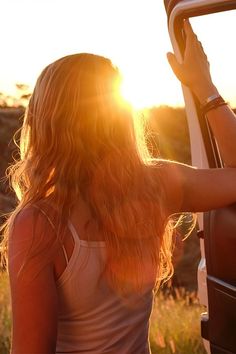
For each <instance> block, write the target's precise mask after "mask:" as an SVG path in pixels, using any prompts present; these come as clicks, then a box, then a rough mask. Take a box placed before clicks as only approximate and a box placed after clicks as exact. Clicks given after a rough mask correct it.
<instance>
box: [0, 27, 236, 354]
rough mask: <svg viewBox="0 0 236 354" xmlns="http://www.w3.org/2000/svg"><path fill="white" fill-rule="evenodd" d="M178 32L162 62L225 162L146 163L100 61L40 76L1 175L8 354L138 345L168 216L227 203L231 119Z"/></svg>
mask: <svg viewBox="0 0 236 354" xmlns="http://www.w3.org/2000/svg"><path fill="white" fill-rule="evenodd" d="M185 32H186V36H187V45H186V51H185V56H184V61H183V64H179V63H178V62H177V61H176V59H175V57H174V55H173V54H171V53H169V54H168V59H169V62H170V64H171V66H172V68H173V70H174V72H175V74H176V75H177V77H178V78H179V79H180V80H181V81H182V82H183V83H184V84H185V85H187V86H189V87H190V88H191V89H192V90H193V92H194V93H195V95H196V96H197V98H198V99H199V101H200V102H201V103H202V104H203V105H204V109H205V110H206V111H207V110H208V112H207V118H208V120H209V123H210V125H211V127H212V130H213V132H214V134H215V137H216V138H217V141H218V144H219V147H220V150H221V153H222V156H223V159H224V162H225V164H226V165H227V168H225V169H215V170H213V169H212V170H198V169H194V168H191V167H189V166H186V165H182V164H178V163H174V162H167V161H161V160H154V159H152V158H151V156H150V155H149V153H148V150H147V147H146V145H145V139H144V138H143V136H142V130H141V129H140V126H139V127H136V128H135V127H134V123H133V119H132V113H131V109H130V107H129V106H128V105H127V104H126V103H124V102H123V103H122V100H121V98H120V97H119V95H118V93H117V87H118V85H119V80H120V79H119V73H118V71H117V69H116V68H114V67H113V66H112V64H111V62H110V61H109V60H108V59H105V58H102V57H99V56H94V55H90V54H78V55H72V56H68V57H65V58H62V59H59V60H58V61H56V62H54V63H52V64H51V65H49V66H48V67H47V68H46V69H45V70H44V71H43V72H42V74H41V75H40V77H39V79H38V81H37V83H36V87H35V89H34V92H33V95H32V97H31V100H30V102H29V106H28V109H27V111H26V114H25V119H24V124H23V128H22V134H21V146H20V148H21V160H20V161H19V162H18V163H17V164H16V165H15V166H14V167H13V168H12V170H11V173H10V176H11V179H12V185H13V188H14V190H15V191H16V193H17V196H18V198H19V205H18V207H17V208H16V210H15V211H14V212H13V214H12V215H11V217H10V218H9V220H8V222H7V226H6V229H5V239H4V242H5V244H6V242H7V243H8V262H9V275H10V285H11V296H12V313H13V336H12V349H11V353H12V354H32V353H34V354H36V353H37V354H39V353H40V354H42V353H43V354H52V353H94V354H95V353H96V354H98V353H122V354H125V353H127V354H128V353H129V354H131V353H135V354H138V353H140V354H141V353H142V354H143V353H150V349H149V343H148V325H149V317H150V313H151V308H152V300H153V290H154V289H157V287H158V284H159V283H160V281H161V280H164V279H167V278H168V277H169V276H171V274H172V272H173V270H172V263H171V249H172V241H171V226H170V223H168V217H169V216H170V215H172V214H173V213H181V212H184V211H192V212H195V211H204V210H209V209H211V208H217V207H221V206H224V205H227V204H230V203H232V202H234V201H236V188H235V180H236V168H235V167H236V154H235V151H236V139H235V137H236V120H235V116H234V114H233V112H232V111H231V109H230V108H229V107H228V106H227V105H226V104H225V103H224V102H223V101H222V99H219V98H217V97H218V91H217V89H216V88H215V86H214V85H213V83H212V80H211V76H210V72H209V65H208V62H207V58H206V56H205V54H204V52H203V50H202V47H201V44H200V43H199V42H198V40H197V38H196V36H195V35H194V33H193V32H192V29H191V26H190V24H189V22H188V21H185ZM193 68H194V70H193ZM209 97H210V98H209ZM207 99H208V101H209V102H208V101H207ZM139 123H140V122H139ZM136 124H138V122H136ZM219 185H220V186H221V188H219Z"/></svg>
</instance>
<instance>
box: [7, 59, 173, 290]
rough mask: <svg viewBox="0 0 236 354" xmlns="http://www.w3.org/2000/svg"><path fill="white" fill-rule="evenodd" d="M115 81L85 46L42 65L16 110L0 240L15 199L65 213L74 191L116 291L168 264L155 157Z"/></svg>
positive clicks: (161, 274) (159, 274)
mask: <svg viewBox="0 0 236 354" xmlns="http://www.w3.org/2000/svg"><path fill="white" fill-rule="evenodd" d="M120 80H121V79H120V74H119V71H118V69H117V68H116V67H114V66H113V65H112V63H111V61H110V60H108V59H106V58H103V57H101V56H97V55H93V54H86V53H85V54H75V55H69V56H66V57H64V58H61V59H59V60H57V61H55V62H54V63H52V64H50V65H49V66H47V67H46V68H45V69H44V70H43V72H42V73H41V75H40V76H39V78H38V81H37V83H36V86H35V89H34V91H33V94H32V97H31V99H30V102H29V105H28V107H27V109H26V112H25V117H24V123H23V127H22V130H21V139H20V154H21V158H20V160H19V161H18V162H16V163H15V164H14V165H13V166H11V168H10V171H9V178H10V180H11V185H12V187H13V189H14V191H15V193H16V195H17V198H18V200H19V204H18V206H17V208H16V210H15V211H14V212H13V213H12V215H11V216H10V217H9V219H8V220H7V223H6V225H5V233H4V239H3V242H2V246H3V247H5V246H6V245H7V240H8V237H9V230H10V226H11V225H13V224H14V220H15V218H16V215H17V214H18V213H19V212H20V211H21V210H22V209H24V208H25V207H27V206H30V205H36V204H37V203H39V202H41V201H49V202H50V203H51V205H53V206H54V208H55V209H56V210H57V213H58V215H59V216H60V217H59V219H60V220H67V218H68V217H69V212H70V210H71V208H72V206H73V205H74V203H75V202H76V200H78V198H83V200H84V201H85V202H86V203H87V205H88V206H89V208H90V210H91V215H92V216H93V218H94V219H95V220H96V222H97V224H98V226H99V230H100V231H101V233H102V234H103V237H104V240H105V242H106V248H107V264H106V274H107V276H108V279H109V280H110V282H111V284H113V285H114V287H116V288H117V289H119V291H121V292H125V291H127V290H130V289H136V290H138V289H140V288H142V285H143V284H144V283H145V282H148V281H150V279H148V280H147V278H148V277H149V278H152V281H153V280H154V283H155V282H156V284H158V283H159V281H160V280H161V279H166V278H168V277H169V276H170V275H172V273H173V267H172V261H171V255H172V236H171V234H172V232H171V230H170V228H168V227H166V224H167V223H166V213H165V210H164V207H163V205H164V198H165V191H164V188H163V185H162V183H161V178H159V177H158V166H159V162H158V161H157V160H154V159H152V157H151V156H150V154H149V152H148V149H147V144H146V137H145V129H144V127H143V123H144V122H143V120H142V119H141V118H139V119H137V120H136V121H135V122H134V119H133V114H132V109H131V107H130V106H129V105H128V104H127V103H126V102H124V101H123V100H122V99H121V97H120V95H119V90H118V88H119V85H120ZM151 164H152V165H155V166H154V167H155V168H156V169H157V173H156V174H155V179H154V177H153V173H152V171H151V169H150V165H151ZM58 237H60V233H58ZM150 265H151V267H149V266H150ZM151 269H152V270H153V269H154V270H155V271H154V272H152V270H151ZM149 272H150V273H149ZM151 274H152V276H151ZM153 277H154V278H153Z"/></svg>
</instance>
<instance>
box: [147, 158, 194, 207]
mask: <svg viewBox="0 0 236 354" xmlns="http://www.w3.org/2000/svg"><path fill="white" fill-rule="evenodd" d="M150 166H151V167H152V171H153V174H154V176H155V174H157V175H158V177H159V180H160V183H161V185H162V188H163V191H164V194H165V199H164V203H165V208H166V210H167V213H168V214H173V213H178V212H180V211H181V210H182V205H183V202H184V198H185V188H184V186H185V185H186V180H187V179H188V178H189V176H190V175H191V172H192V170H194V169H193V168H192V167H191V166H188V165H185V164H182V163H179V162H176V161H170V160H163V159H157V160H153V163H152V164H151V165H150Z"/></svg>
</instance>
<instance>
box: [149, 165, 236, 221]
mask: <svg viewBox="0 0 236 354" xmlns="http://www.w3.org/2000/svg"><path fill="white" fill-rule="evenodd" d="M159 168H160V169H161V176H162V183H163V186H164V188H165V191H166V209H167V211H168V214H173V213H179V212H185V211H186V212H187V211H189V212H202V211H207V210H211V209H216V208H220V207H224V206H226V205H230V204H232V203H234V202H236V183H235V182H236V168H218V169H196V168H193V167H190V166H187V165H184V164H181V163H177V162H170V161H165V162H163V163H162V164H161V167H159ZM154 173H155V169H154Z"/></svg>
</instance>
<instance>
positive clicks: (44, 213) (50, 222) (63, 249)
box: [32, 204, 78, 265]
mask: <svg viewBox="0 0 236 354" xmlns="http://www.w3.org/2000/svg"><path fill="white" fill-rule="evenodd" d="M32 206H33V207H34V208H35V209H38V210H39V211H40V212H41V213H42V214H43V215H44V216H45V218H46V219H47V221H48V222H49V224H50V225H51V227H52V229H53V230H54V231H55V232H56V227H55V225H54V223H53V222H52V220H51V218H50V217H49V216H48V214H47V213H46V212H45V211H44V210H43V209H42V208H40V207H39V206H38V205H35V204H33V205H32ZM68 227H69V230H70V231H71V234H72V236H73V239H74V242H75V243H76V238H78V237H75V236H74V231H75V230H74V231H73V225H72V229H71V228H70V225H68ZM59 242H60V244H61V247H62V251H63V253H64V257H65V260H66V264H67V265H68V263H69V259H68V255H67V252H66V249H65V246H64V244H63V243H62V241H61V240H60V239H59Z"/></svg>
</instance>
